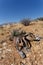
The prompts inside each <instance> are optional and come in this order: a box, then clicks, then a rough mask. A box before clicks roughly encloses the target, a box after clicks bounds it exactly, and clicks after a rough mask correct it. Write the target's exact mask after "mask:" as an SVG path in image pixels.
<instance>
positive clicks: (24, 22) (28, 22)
mask: <svg viewBox="0 0 43 65" xmlns="http://www.w3.org/2000/svg"><path fill="white" fill-rule="evenodd" d="M30 22H31V20H30V19H23V20H21V23H22V24H23V25H24V26H28V25H29V24H30Z"/></svg>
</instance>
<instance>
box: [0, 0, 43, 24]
mask: <svg viewBox="0 0 43 65" xmlns="http://www.w3.org/2000/svg"><path fill="white" fill-rule="evenodd" d="M37 17H43V0H0V24H2V23H7V22H14V21H19V20H21V19H23V18H37Z"/></svg>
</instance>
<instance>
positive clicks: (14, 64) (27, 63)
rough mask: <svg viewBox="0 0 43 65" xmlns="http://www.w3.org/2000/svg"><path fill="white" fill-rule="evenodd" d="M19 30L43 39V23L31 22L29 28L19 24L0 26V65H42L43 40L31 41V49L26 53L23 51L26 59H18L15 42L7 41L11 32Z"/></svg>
mask: <svg viewBox="0 0 43 65" xmlns="http://www.w3.org/2000/svg"><path fill="white" fill-rule="evenodd" d="M19 28H21V29H22V30H23V31H26V32H27V33H29V32H32V33H33V34H34V35H38V36H40V37H43V21H39V20H38V21H37V22H36V21H34V22H33V21H32V22H31V23H30V25H29V26H24V25H23V24H21V23H16V24H15V23H12V24H7V25H2V26H0V65H43V39H41V40H40V41H31V45H32V47H31V49H29V51H28V52H26V51H25V52H26V58H24V59H23V58H21V57H20V55H19V53H18V51H17V49H16V48H15V42H13V41H10V40H9V37H10V35H11V32H12V31H13V30H14V29H19Z"/></svg>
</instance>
